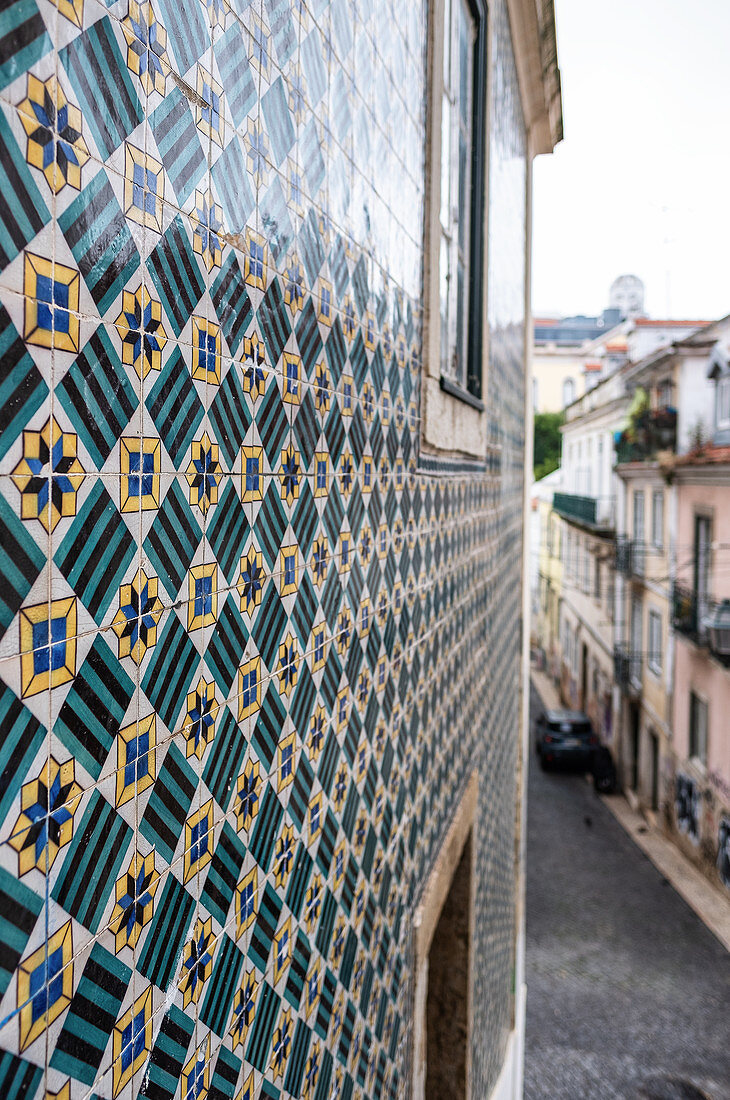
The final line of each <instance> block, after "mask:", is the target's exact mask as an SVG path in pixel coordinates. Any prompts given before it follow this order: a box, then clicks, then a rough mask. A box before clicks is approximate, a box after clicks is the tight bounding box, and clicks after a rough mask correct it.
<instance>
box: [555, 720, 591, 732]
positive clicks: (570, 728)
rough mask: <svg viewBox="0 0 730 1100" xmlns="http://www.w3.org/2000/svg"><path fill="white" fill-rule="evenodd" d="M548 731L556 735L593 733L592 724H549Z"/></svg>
mask: <svg viewBox="0 0 730 1100" xmlns="http://www.w3.org/2000/svg"><path fill="white" fill-rule="evenodd" d="M548 729H551V730H553V731H554V732H555V733H572V734H573V735H575V734H576V733H591V732H592V730H591V724H590V722H548Z"/></svg>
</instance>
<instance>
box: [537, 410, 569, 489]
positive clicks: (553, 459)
mask: <svg viewBox="0 0 730 1100" xmlns="http://www.w3.org/2000/svg"><path fill="white" fill-rule="evenodd" d="M564 419H565V418H564V416H563V414H562V413H535V439H534V453H533V474H534V477H535V480H536V481H539V480H540V478H541V477H545V476H546V475H547V474H551V473H552V472H553V470H557V468H558V466H559V465H560V427H561V425H562V424H563V422H564Z"/></svg>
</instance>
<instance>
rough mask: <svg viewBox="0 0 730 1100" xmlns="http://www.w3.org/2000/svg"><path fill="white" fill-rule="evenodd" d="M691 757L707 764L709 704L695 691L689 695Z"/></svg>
mask: <svg viewBox="0 0 730 1100" xmlns="http://www.w3.org/2000/svg"><path fill="white" fill-rule="evenodd" d="M689 755H690V758H691V759H694V760H699V761H700V763H701V764H706V763H707V703H706V702H705V701H704V699H700V697H699V695H695V693H694V692H693V691H691V692H690V693H689Z"/></svg>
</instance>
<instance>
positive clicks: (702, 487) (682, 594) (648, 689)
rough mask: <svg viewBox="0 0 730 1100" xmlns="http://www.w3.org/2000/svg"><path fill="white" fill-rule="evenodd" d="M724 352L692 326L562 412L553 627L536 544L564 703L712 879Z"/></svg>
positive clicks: (724, 497)
mask: <svg viewBox="0 0 730 1100" xmlns="http://www.w3.org/2000/svg"><path fill="white" fill-rule="evenodd" d="M661 326H662V331H663V332H664V333H670V332H671V331H672V329H673V328H674V329H675V331H679V332H681V331H682V329H683V328H684V325H683V324H682V323H678V324H676V325H675V326H673V325H672V324H671V323H668V322H661ZM645 327H646V326H642V325H638V323H637V330H636V331H637V332H639V333H640V342H642V341H643V342H644V345H645V346H646V343H647V342H648V343H651V342H652V341H651V337H647V336H646V335H645V333H644V332H641V329H642V328H645ZM729 349H730V321H728V319H727V318H725V319H723V320H721V321H718V322H715V323H713V324H709V323H701V324H699V325H697V326H696V327H695V328H694V331H692V332H690V333H689V334H688V335H684V336H683V337H682V338H681V339H675V340H673V341H671V342H668V343H665V344H664V346H662V347H660V348H658V349H657V350H655V351H649V352H648V354H645V355H644V356H643V357H641V358H639V359H638V360H637V361H627V362H626V363H624V365H623V366H621V367H620V369H619V370H618V371H616V372H615V373H614V374H613V375H611V376H609V377H608V378H606V379H605V380H603V381H601V382H600V383H599V384H598V386H597V387H596V388H595V389H593V390H592V391H590V392H589V393H586V394H585V395H584V397H582V398H581V399H579V400H578V401H576V402H574V404H573V405H572V406H571V407H570V408H569V409H568V410H567V420H566V424H565V425H564V428H563V461H562V466H561V471H560V477H561V478H562V485H561V489H560V491H559V492H555V493H553V502H552V513H551V516H550V517H546V521H545V522H546V525H547V524H550V525H553V524H554V523H555V521H556V519H557V520H558V522H559V524H560V549H561V557H562V577H561V585H560V596H559V605H560V614H559V624H558V626H557V630H556V628H555V626H554V625H553V618H552V617H551V616H550V615H548V613H547V607H546V603H545V598H544V592H545V590H546V583H545V582H546V578H547V574H548V571H549V569H550V565H549V564H543V563H544V562H547V563H549V561H550V552H549V551H550V540H548V541H547V542H546V543H545V545H541V547H540V551H539V560H540V563H541V564H540V571H541V586H542V587H541V599H540V614H539V617H538V622H540V623H541V624H542V625H543V630H542V640H541V644H542V645H543V646H545V645H546V644H547V647H548V649H549V651H551V652H552V653H553V654H554V655H555V659H554V660H553V663H552V665H551V666H550V667H551V668H552V671H553V675H554V676H555V678H556V680H557V681H559V682H560V686H561V691H562V694H563V698H564V699H565V701H566V703H568V704H569V705H571V706H580V707H582V708H583V709H585V710H586V711H587V712H588V713H589V715H590V717H591V719H592V721H593V722H594V724H595V726H596V728H597V731H598V732H599V733H600V735H601V737H602V740H603V741H604V742H605V743H607V744H609V745H610V747H611V749H612V751H613V753H614V756H615V758H616V762H617V764H618V769H619V774H620V778H621V782H622V785H623V788H624V790H625V791H626V793H627V795H628V797H629V798H630V800H631V801H632V803H633V804H634V805H635V806H637V807H639V808H640V809H641V810H642V811H643V812H644V813H645V814H646V816H647V818H648V819H649V820H650V821H651V822H652V823H654V824H656V825H657V826H659V827H661V828H664V829H666V830H667V831H669V832H670V833H671V834H672V835H674V836H675V837H676V838H677V839H678V840H679V841H680V843H681V844H682V846H683V847H684V849H685V851H686V852H687V853H688V854H689V855H690V856H691V857H692V858H694V859H695V860H696V861H697V862H698V864H699V865H701V866H702V867H703V869H704V870H705V871H707V872H708V874H709V875H710V877H711V878H713V879H714V880H715V881H716V882H719V883H721V884H723V885H724V886H729V885H730V851H729V850H728V845H729V844H730V824H729V822H730V809H729V803H730V798H729V795H730V779H729V776H730V760H729V758H728V753H729V752H730V739H729V738H728V737H727V734H726V730H725V725H726V723H725V724H723V722H724V719H723V715H724V714H725V713H726V707H727V706H728V704H729V703H730V697H729V696H728V694H727V692H728V687H729V686H730V673H729V672H728V662H729V661H730V652H728V653H727V654H726V653H725V652H724V651H723V650H722V649H721V648H718V647H719V646H720V645H721V642H720V641H718V639H721V634H718V633H717V630H715V629H714V625H713V624H715V623H716V621H717V622H721V621H722V620H721V616H720V618H719V619H718V618H717V616H718V615H719V614H720V609H721V607H722V601H723V600H724V599H726V598H730V587H728V585H727V584H726V583H725V582H724V581H723V576H724V573H725V572H727V573H728V575H730V549H729V548H730V531H728V530H726V526H727V524H726V517H727V516H728V515H730V478H729V476H728V472H729V471H730V464H729V459H730V449H729V448H728V446H727V442H728V434H727V433H728V426H729V425H730V412H729V411H728V410H730V399H728V397H727V395H728V393H730V381H729V380H730V362H729V360H730V356H729ZM604 487H606V491H605V492H604ZM537 489H539V486H538V487H536V490H537ZM550 539H551V540H552V545H553V546H554V545H555V541H556V537H555V533H554V531H553V532H552V533H551V536H550ZM723 563H725V564H723ZM543 572H544V576H543V575H542V574H543ZM553 574H554V567H553ZM606 592H608V603H607V604H605V605H603V604H602V596H604V595H605V594H606ZM546 627H547V629H545V628H546ZM545 636H546V637H547V638H548V641H547V643H546V642H545V640H544V637H545ZM728 642H729V644H728V649H729V650H730V637H729V639H728Z"/></svg>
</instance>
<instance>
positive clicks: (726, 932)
mask: <svg viewBox="0 0 730 1100" xmlns="http://www.w3.org/2000/svg"><path fill="white" fill-rule="evenodd" d="M530 677H531V679H532V682H533V684H534V686H535V689H536V690H537V693H538V695H539V696H540V698H541V699H542V701H543V704H544V705H545V707H547V708H554V707H560V706H562V703H561V702H560V697H559V695H558V691H557V689H556V688H555V686H554V685H553V682H552V680H551V679H550V677H549V676H547V675H546V674H545V673H544V672H541V671H539V670H538V669H530ZM601 797H602V800H603V802H604V803H605V805H606V806H607V807H608V809H609V810H610V811H611V813H612V814H613V816H614V817H615V818H616V820H617V821H618V823H619V825H621V827H622V828H623V829H624V830H625V832H626V833H627V834H628V835H629V836H630V837H631V839H632V840H633V841H634V843H635V844H636V845H637V847H639V848H640V849H641V850H642V852H644V854H645V855H646V856H647V857H648V858H649V859H650V860H651V862H652V863H653V864H654V866H655V867H656V869H657V870H658V871H659V873H660V874H662V875H663V876H664V878H665V879H667V881H668V882H669V883H671V885H672V886H673V887H674V889H675V890H676V891H677V893H678V894H679V896H680V897H681V898H683V899H684V900H685V901H686V902H687V904H688V905H689V907H690V908H691V909H693V910H694V912H695V913H696V914H697V916H698V917H699V918H700V920H701V921H702V922H703V923H704V924H705V926H706V927H707V928H708V929H709V930H710V932H712V933H713V935H714V936H716V937H717V939H718V940H719V941H720V943H721V944H722V945H723V947H724V948H725V950H726V951H730V901H728V899H727V898H726V897H724V896H723V894H721V893H720V891H719V890H717V889H716V888H715V887H714V886H713V885H712V883H711V882H708V880H707V879H706V878H705V876H704V875H703V874H702V872H701V871H699V870H698V869H697V868H696V867H695V865H694V864H693V863H692V862H691V861H690V860H689V859H687V857H686V856H685V855H684V854H683V853H682V852H681V851H680V850H679V848H678V847H677V846H676V844H673V843H672V841H671V840H669V839H668V838H667V837H666V836H664V834H663V833H662V832H660V830H659V829H657V828H654V827H652V826H651V825H649V824H648V823H647V821H646V819H645V818H644V817H643V815H642V814H640V813H638V812H637V811H636V810H632V809H631V807H630V806H629V803H628V802H627V800H626V799H625V798H624V797H623V795H620V794H612V795H602V796H601Z"/></svg>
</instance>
